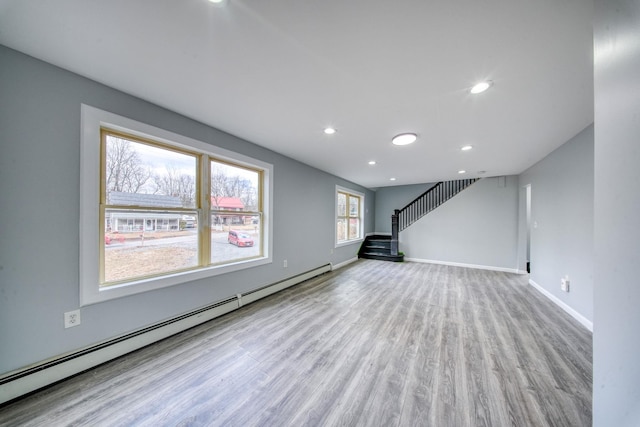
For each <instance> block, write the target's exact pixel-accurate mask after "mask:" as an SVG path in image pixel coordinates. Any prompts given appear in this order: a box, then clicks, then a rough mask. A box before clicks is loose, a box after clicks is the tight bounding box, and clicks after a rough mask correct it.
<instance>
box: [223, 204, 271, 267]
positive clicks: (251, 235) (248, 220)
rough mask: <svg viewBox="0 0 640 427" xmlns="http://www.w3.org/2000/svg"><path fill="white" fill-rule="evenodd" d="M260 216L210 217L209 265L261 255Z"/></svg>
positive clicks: (228, 215) (231, 215) (230, 215)
mask: <svg viewBox="0 0 640 427" xmlns="http://www.w3.org/2000/svg"><path fill="white" fill-rule="evenodd" d="M261 247H262V225H261V224H260V215H243V214H233V213H219V214H212V215H211V263H212V264H223V263H228V262H232V261H240V260H243V259H247V258H254V257H258V256H260V255H261Z"/></svg>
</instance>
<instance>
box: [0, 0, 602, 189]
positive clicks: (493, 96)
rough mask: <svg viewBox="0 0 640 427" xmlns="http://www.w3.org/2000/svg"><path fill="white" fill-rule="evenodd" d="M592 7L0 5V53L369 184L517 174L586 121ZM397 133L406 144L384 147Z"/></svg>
mask: <svg viewBox="0 0 640 427" xmlns="http://www.w3.org/2000/svg"><path fill="white" fill-rule="evenodd" d="M592 14H593V2H592V1H591V0H449V1H446V0H439V1H436V0H395V1H388V2H387V1H381V0H368V1H364V0H316V1H312V0H227V3H226V4H225V5H224V7H220V6H216V5H214V4H212V3H210V2H208V1H206V0H110V1H94V0H0V44H4V45H6V46H8V47H11V48H13V49H16V50H19V51H22V52H25V53H27V54H29V55H32V56H34V57H36V58H40V59H43V60H44V61H47V62H50V63H52V64H55V65H58V66H60V67H62V68H65V69H68V70H71V71H73V72H76V73H78V74H81V75H83V76H86V77H89V78H91V79H94V80H96V81H99V82H101V83H104V84H107V85H109V86H111V87H114V88H116V89H119V90H122V91H124V92H127V93H130V94H132V95H135V96H138V97H140V98H142V99H145V100H148V101H150V102H153V103H155V104H158V105H161V106H163V107H166V108H168V109H170V110H173V111H175V112H178V113H181V114H183V115H185V116H188V117H191V118H193V119H196V120H198V121H200V122H203V123H206V124H208V125H211V126H214V127H216V128H218V129H221V130H224V131H226V132H228V133H231V134H233V135H236V136H239V137H241V138H244V139H246V140H248V141H251V142H253V143H256V144H258V145H261V146H264V147H267V148H270V149H272V150H275V151H277V152H279V153H282V154H285V155H287V156H289V157H292V158H294V159H297V160H300V161H302V162H304V163H306V164H309V165H312V166H315V167H317V168H319V169H322V170H325V171H327V172H330V173H332V174H335V175H337V176H340V177H343V178H345V179H348V180H350V181H353V182H355V183H358V184H361V185H363V186H365V187H369V188H375V187H382V186H389V185H402V184H414V183H423V182H433V181H437V180H443V179H457V178H460V177H461V175H458V173H457V171H458V170H461V169H464V170H466V171H467V174H466V175H465V177H475V176H478V171H486V174H484V175H481V176H497V175H507V174H518V173H520V172H522V171H523V170H525V169H526V168H528V167H529V166H531V165H532V164H534V163H535V162H537V161H538V160H540V159H542V158H543V157H544V156H546V155H547V154H549V153H550V152H551V151H553V150H554V149H555V148H557V147H559V146H560V145H562V144H563V143H564V142H566V141H567V140H568V139H570V138H571V137H572V136H574V135H575V134H577V133H578V132H579V131H581V130H582V129H583V128H584V127H586V126H587V125H589V124H591V123H592V122H593V39H592ZM483 79H490V80H492V81H493V82H494V85H493V87H492V88H491V89H490V90H489V91H487V92H485V93H483V94H480V95H471V94H469V93H468V89H469V88H470V87H471V86H472V85H473V84H474V83H475V82H477V81H479V80H483ZM329 125H331V126H334V127H335V128H337V130H338V132H337V133H336V134H335V135H332V136H328V135H325V134H324V133H323V128H324V127H325V126H329ZM407 131H409V132H415V133H417V134H418V136H419V139H418V141H417V142H416V143H414V144H413V145H410V146H405V147H396V146H393V145H392V144H391V138H392V137H393V136H394V135H395V134H398V133H400V132H407ZM465 144H472V145H473V146H474V150H471V151H468V152H461V151H460V150H459V148H460V147H461V146H462V145H465ZM369 160H376V161H377V162H378V163H377V164H376V165H375V166H369V165H368V161H369ZM391 177H395V178H397V180H396V181H393V182H392V181H390V180H389V179H390V178H391Z"/></svg>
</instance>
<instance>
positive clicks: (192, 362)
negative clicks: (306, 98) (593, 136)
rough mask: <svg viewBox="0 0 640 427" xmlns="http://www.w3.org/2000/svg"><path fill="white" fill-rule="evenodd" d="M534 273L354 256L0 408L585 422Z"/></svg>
mask: <svg viewBox="0 0 640 427" xmlns="http://www.w3.org/2000/svg"><path fill="white" fill-rule="evenodd" d="M527 279H528V276H523V275H513V274H508V273H499V272H490V271H482V270H474V269H465V268H459V267H451V266H442V265H433V264H419V263H410V262H408V263H390V262H383V261H372V260H360V261H358V262H356V263H354V264H351V265H350V266H348V267H345V268H343V269H340V270H337V271H335V272H331V273H327V274H325V275H323V276H320V277H318V278H315V279H312V280H310V281H307V282H305V283H302V284H300V285H298V286H295V287H293V288H290V289H287V290H285V291H282V292H280V293H278V294H276V295H273V296H271V297H268V298H266V299H263V300H261V301H258V302H256V303H254V304H251V305H249V306H245V307H243V308H242V309H240V310H238V311H235V312H233V313H231V314H228V315H226V316H223V317H221V318H218V319H215V320H213V321H210V322H208V323H206V324H203V325H200V326H198V327H195V328H192V329H190V330H188V331H185V332H183V333H181V334H178V335H176V336H173V337H171V338H169V339H166V340H164V341H161V342H159V343H156V344H153V345H151V346H148V347H145V348H144V349H142V350H139V351H136V352H134V353H131V354H129V355H127V356H124V357H122V358H119V359H117V360H114V361H112V362H109V363H106V364H104V365H102V366H99V367H97V368H95V369H93V370H91V371H89V372H86V373H84V374H81V375H78V376H76V377H73V378H71V379H69V380H67V381H64V382H62V383H59V384H57V385H54V386H52V387H49V388H47V389H44V390H42V391H40V392H37V393H35V394H32V395H30V396H27V397H26V398H23V399H21V400H18V401H15V402H13V403H10V404H8V405H5V406H3V407H0V425H1V426H18V425H19V426H67V425H69V426H218V425H220V426H438V427H439V426H455V427H461V426H590V425H591V394H592V390H591V389H592V360H591V355H592V338H591V333H590V332H588V331H587V330H586V329H584V328H583V327H582V326H581V325H580V324H579V323H577V322H576V321H575V320H574V319H572V318H571V317H570V316H568V315H567V314H566V313H565V312H563V311H562V310H560V309H559V308H558V307H556V306H555V305H553V304H552V303H551V302H550V301H549V300H547V299H546V298H545V297H544V296H542V295H540V294H539V293H538V292H537V291H536V290H535V289H533V288H532V287H531V286H529V285H527Z"/></svg>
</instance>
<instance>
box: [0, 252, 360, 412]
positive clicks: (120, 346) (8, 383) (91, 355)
mask: <svg viewBox="0 0 640 427" xmlns="http://www.w3.org/2000/svg"><path fill="white" fill-rule="evenodd" d="M355 259H356V260H357V258H355ZM343 264H344V263H343ZM331 268H332V266H331V264H326V265H323V266H321V267H317V268H315V269H312V270H309V271H307V272H305V273H301V274H298V275H296V276H293V277H290V278H288V279H284V280H281V281H280V282H277V283H273V284H271V285H268V286H265V287H263V288H260V289H256V290H253V291H250V292H247V293H245V294H238V295H236V296H234V297H230V298H229V299H227V300H223V301H220V302H217V303H214V304H211V305H208V306H206V307H202V308H200V309H196V310H194V311H191V312H189V313H185V314H183V315H181V316H177V317H174V318H172V319H168V320H166V321H163V322H159V323H157V324H155V325H152V326H149V327H146V328H143V329H140V330H137V331H134V332H131V333H128V334H125V335H122V336H119V337H116V338H113V339H109V340H106V341H103V342H101V343H98V344H95V345H91V346H88V347H85V348H82V349H79V350H76V351H73V352H70V353H67V354H63V355H60V356H57V357H54V358H51V359H48V360H45V361H42V362H40V363H37V364H34V365H32V366H29V367H26V368H23V369H19V370H17V371H14V372H10V373H7V374H5V375H2V376H0V404H2V403H5V402H8V401H10V400H13V399H16V398H18V397H20V396H23V395H25V394H27V393H31V392H33V391H36V390H38V389H40V388H43V387H46V386H48V385H50V384H53V383H55V382H58V381H60V380H63V379H65V378H68V377H70V376H72V375H76V374H79V373H81V372H84V371H86V370H88V369H91V368H94V367H96V366H98V365H100V364H102V363H105V362H108V361H109V360H112V359H115V358H117V357H120V356H123V355H125V354H127V353H130V352H132V351H134V350H138V349H140V348H142V347H145V346H147V345H149V344H152V343H154V342H156V341H160V340H162V339H164V338H167V337H169V336H171V335H175V334H177V333H179V332H182V331H185V330H187V329H189V328H192V327H194V326H197V325H199V324H201V323H204V322H207V321H209V320H212V319H215V318H216V317H219V316H222V315H223V314H226V313H229V312H231V311H234V310H236V309H238V308H239V307H241V306H243V305H246V304H249V303H251V302H253V301H256V300H258V299H260V298H264V297H266V296H268V295H271V294H273V293H275V292H278V291H281V290H283V289H285V288H288V287H291V286H294V285H297V284H298V283H301V282H303V281H305V280H308V279H311V278H313V277H316V276H319V275H320V274H323V273H326V272H328V271H331Z"/></svg>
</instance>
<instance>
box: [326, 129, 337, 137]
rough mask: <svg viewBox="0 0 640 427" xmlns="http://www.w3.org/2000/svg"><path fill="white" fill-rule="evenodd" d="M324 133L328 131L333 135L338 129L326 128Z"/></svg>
mask: <svg viewBox="0 0 640 427" xmlns="http://www.w3.org/2000/svg"><path fill="white" fill-rule="evenodd" d="M324 133H326V134H327V135H333V134H334V133H336V130H335V129H334V128H324Z"/></svg>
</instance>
